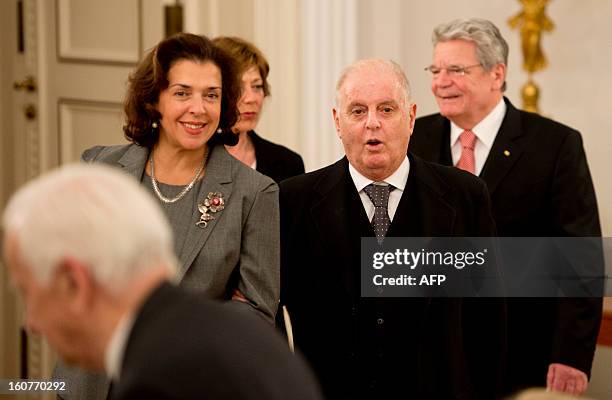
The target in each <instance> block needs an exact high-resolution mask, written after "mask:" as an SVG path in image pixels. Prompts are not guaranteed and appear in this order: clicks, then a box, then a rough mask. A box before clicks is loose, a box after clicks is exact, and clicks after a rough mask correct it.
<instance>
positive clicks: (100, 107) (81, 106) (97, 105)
mask: <svg viewBox="0 0 612 400" xmlns="http://www.w3.org/2000/svg"><path fill="white" fill-rule="evenodd" d="M83 111H85V112H89V113H91V112H100V113H103V114H109V113H110V114H117V116H119V118H120V119H121V118H122V114H123V111H122V104H121V103H118V102H105V101H91V100H85V99H74V98H70V99H69V98H60V99H59V100H58V103H57V114H58V127H57V132H58V147H57V148H58V160H59V163H60V165H61V164H64V163H67V162H75V161H77V160H75V159H74V158H73V154H74V150H75V149H74V148H73V139H74V137H75V133H74V132H73V129H72V123H71V120H70V118H71V117H72V116H74V115H75V114H77V113H78V112H83ZM119 132H121V130H119ZM94 144H104V143H97V142H96V143H92V145H94Z"/></svg>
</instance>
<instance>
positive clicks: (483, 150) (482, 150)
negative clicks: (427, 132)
mask: <svg viewBox="0 0 612 400" xmlns="http://www.w3.org/2000/svg"><path fill="white" fill-rule="evenodd" d="M505 115H506V103H505V102H504V99H503V98H502V99H501V100H500V101H499V103H497V105H496V106H495V108H493V110H491V112H490V113H489V115H487V116H486V117H484V119H483V120H482V121H480V122H479V123H478V124H477V125H476V126H475V127H474V128H472V132H473V133H474V135H476V145H475V146H474V161H475V162H476V165H475V174H476V175H480V172H481V171H482V167H483V166H484V164H485V161H486V160H487V157H488V156H489V152H490V151H491V147H492V146H493V142H494V141H495V137H496V136H497V132H498V131H499V128H500V127H501V124H502V122H503V121H504V116H505ZM463 131H464V129H463V128H460V127H458V126H457V125H455V124H454V123H453V122H452V121H451V131H450V146H451V154H452V157H453V165H457V163H458V162H459V158H461V143H460V142H459V135H461V133H462V132H463Z"/></svg>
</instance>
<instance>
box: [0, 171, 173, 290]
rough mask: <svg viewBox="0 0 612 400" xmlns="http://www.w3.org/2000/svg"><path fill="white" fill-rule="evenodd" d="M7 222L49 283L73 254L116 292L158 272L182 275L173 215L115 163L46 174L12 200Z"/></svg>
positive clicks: (22, 253) (25, 259) (35, 271)
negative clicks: (170, 218)
mask: <svg viewBox="0 0 612 400" xmlns="http://www.w3.org/2000/svg"><path fill="white" fill-rule="evenodd" d="M2 224H3V228H4V231H5V233H6V235H7V236H13V237H15V238H16V243H17V245H18V247H19V255H20V257H21V258H20V259H21V260H22V262H23V263H25V264H26V265H27V267H28V268H29V269H30V270H31V272H32V274H33V276H34V277H35V279H36V280H37V281H38V282H39V283H40V284H43V285H45V284H47V283H48V282H49V279H50V278H51V277H52V275H53V273H54V272H55V270H56V268H57V267H58V266H59V265H60V264H61V262H62V261H63V260H64V259H65V258H66V257H71V258H73V259H76V260H77V261H79V262H81V263H83V264H84V265H85V266H87V268H88V269H89V271H90V273H91V274H92V276H93V277H94V279H95V281H96V282H97V283H99V284H100V285H101V286H102V287H104V288H106V289H107V290H109V291H110V292H111V293H117V292H118V291H119V290H121V289H123V288H124V287H125V285H127V284H128V283H129V282H130V281H131V280H132V279H134V278H136V277H137V276H138V275H140V274H141V273H143V272H146V271H147V270H149V269H151V268H158V267H160V266H164V267H166V268H167V270H168V272H169V273H170V274H171V275H175V273H176V266H177V261H176V257H175V255H174V247H173V238H172V231H171V229H170V226H169V225H168V222H167V220H166V217H165V215H164V214H163V212H162V211H161V210H160V208H159V206H158V205H157V204H156V203H155V201H154V199H153V198H152V196H150V195H149V193H147V192H146V190H144V189H143V188H142V187H141V186H140V185H139V184H138V183H137V182H136V181H135V180H134V179H133V178H131V177H129V176H127V175H125V174H124V173H122V172H120V171H118V170H114V169H112V168H111V167H108V166H102V165H85V164H73V165H66V166H64V167H61V168H59V169H56V170H54V171H51V172H49V173H46V174H43V175H42V176H40V177H38V178H36V179H34V180H33V181H31V182H29V183H28V184H26V185H25V186H24V187H22V188H21V189H19V190H18V191H17V192H16V193H15V194H14V195H13V196H12V198H11V199H10V201H9V204H8V205H7V207H6V209H5V211H4V215H3V219H2Z"/></svg>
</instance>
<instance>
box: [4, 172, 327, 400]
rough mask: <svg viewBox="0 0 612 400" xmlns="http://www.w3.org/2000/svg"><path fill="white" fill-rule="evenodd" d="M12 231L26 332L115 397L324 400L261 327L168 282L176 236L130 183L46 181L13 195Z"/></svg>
mask: <svg viewBox="0 0 612 400" xmlns="http://www.w3.org/2000/svg"><path fill="white" fill-rule="evenodd" d="M117 193H121V196H120V197H118V196H116V194H117ZM3 227H4V230H5V240H4V252H5V256H6V260H7V262H8V266H9V270H10V272H11V276H12V278H13V280H14V282H15V283H16V286H17V287H18V288H19V289H20V291H21V292H22V294H23V296H24V299H25V303H26V305H27V308H26V310H27V323H28V327H29V329H30V330H32V331H34V332H39V333H41V334H43V335H44V336H45V337H46V338H47V339H48V340H49V343H50V344H51V345H52V346H53V347H54V348H55V349H56V350H57V351H58V353H59V355H60V356H61V357H62V358H63V359H64V361H66V363H68V364H74V365H76V366H79V367H82V368H85V369H89V370H92V371H100V372H101V371H105V372H106V373H107V375H108V376H109V377H110V378H112V380H113V382H114V385H113V389H112V395H111V398H113V399H199V398H206V399H279V400H281V399H282V400H285V399H319V398H321V397H320V394H319V390H318V386H317V384H316V382H315V380H314V377H313V376H312V374H311V373H310V371H309V370H308V369H307V368H306V366H305V364H304V363H303V361H302V360H301V359H300V358H299V357H297V356H294V355H292V354H291V353H290V352H289V349H288V347H287V345H286V343H284V341H283V340H282V338H281V336H280V335H279V334H278V333H277V332H276V331H275V330H274V329H273V328H272V327H270V326H269V325H268V324H266V323H265V322H264V320H263V319H262V318H260V317H259V316H257V315H251V313H250V312H249V311H244V310H239V309H236V308H232V307H231V306H228V305H224V304H221V303H217V302H215V301H213V300H207V299H205V298H202V296H198V295H196V294H195V293H189V292H187V291H186V290H185V289H182V288H178V287H176V286H175V285H173V284H172V283H171V281H172V280H175V276H176V275H175V272H176V270H177V260H176V257H175V255H174V253H173V244H172V232H171V230H170V226H169V224H168V222H167V220H166V219H165V217H164V216H163V213H162V210H161V209H160V208H159V207H158V206H157V205H156V204H155V202H154V201H153V198H152V197H151V196H149V195H148V194H147V193H146V191H145V190H144V189H142V188H141V187H140V186H139V184H138V183H137V182H136V181H134V180H133V179H131V178H130V177H128V176H127V175H125V174H123V173H122V172H120V171H117V170H114V169H111V168H110V167H105V166H92V165H76V166H68V167H63V168H61V169H60V170H58V171H55V172H52V173H50V174H48V175H45V176H43V177H41V178H38V179H36V180H34V181H33V182H31V183H29V184H28V185H26V186H25V187H24V188H23V189H21V190H19V191H18V192H17V193H16V194H15V195H14V196H13V198H12V199H11V201H10V203H9V205H8V206H7V208H6V210H5V213H4V218H3ZM65 388H66V389H67V390H69V391H70V390H77V389H78V387H74V386H72V382H70V381H67V382H66V387H65ZM104 393H106V392H104ZM72 395H73V397H74V398H82V397H83V393H72Z"/></svg>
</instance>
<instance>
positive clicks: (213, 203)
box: [196, 192, 225, 228]
mask: <svg viewBox="0 0 612 400" xmlns="http://www.w3.org/2000/svg"><path fill="white" fill-rule="evenodd" d="M224 208H225V200H224V199H223V193H219V192H209V193H208V195H207V196H206V198H205V199H204V200H202V201H201V202H199V203H198V210H199V211H200V212H201V213H202V215H200V220H199V221H198V222H196V225H197V226H199V227H200V228H206V225H208V222H209V221H211V220H213V219H215V217H213V216H212V214H211V213H216V212H218V211H223V209H224Z"/></svg>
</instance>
